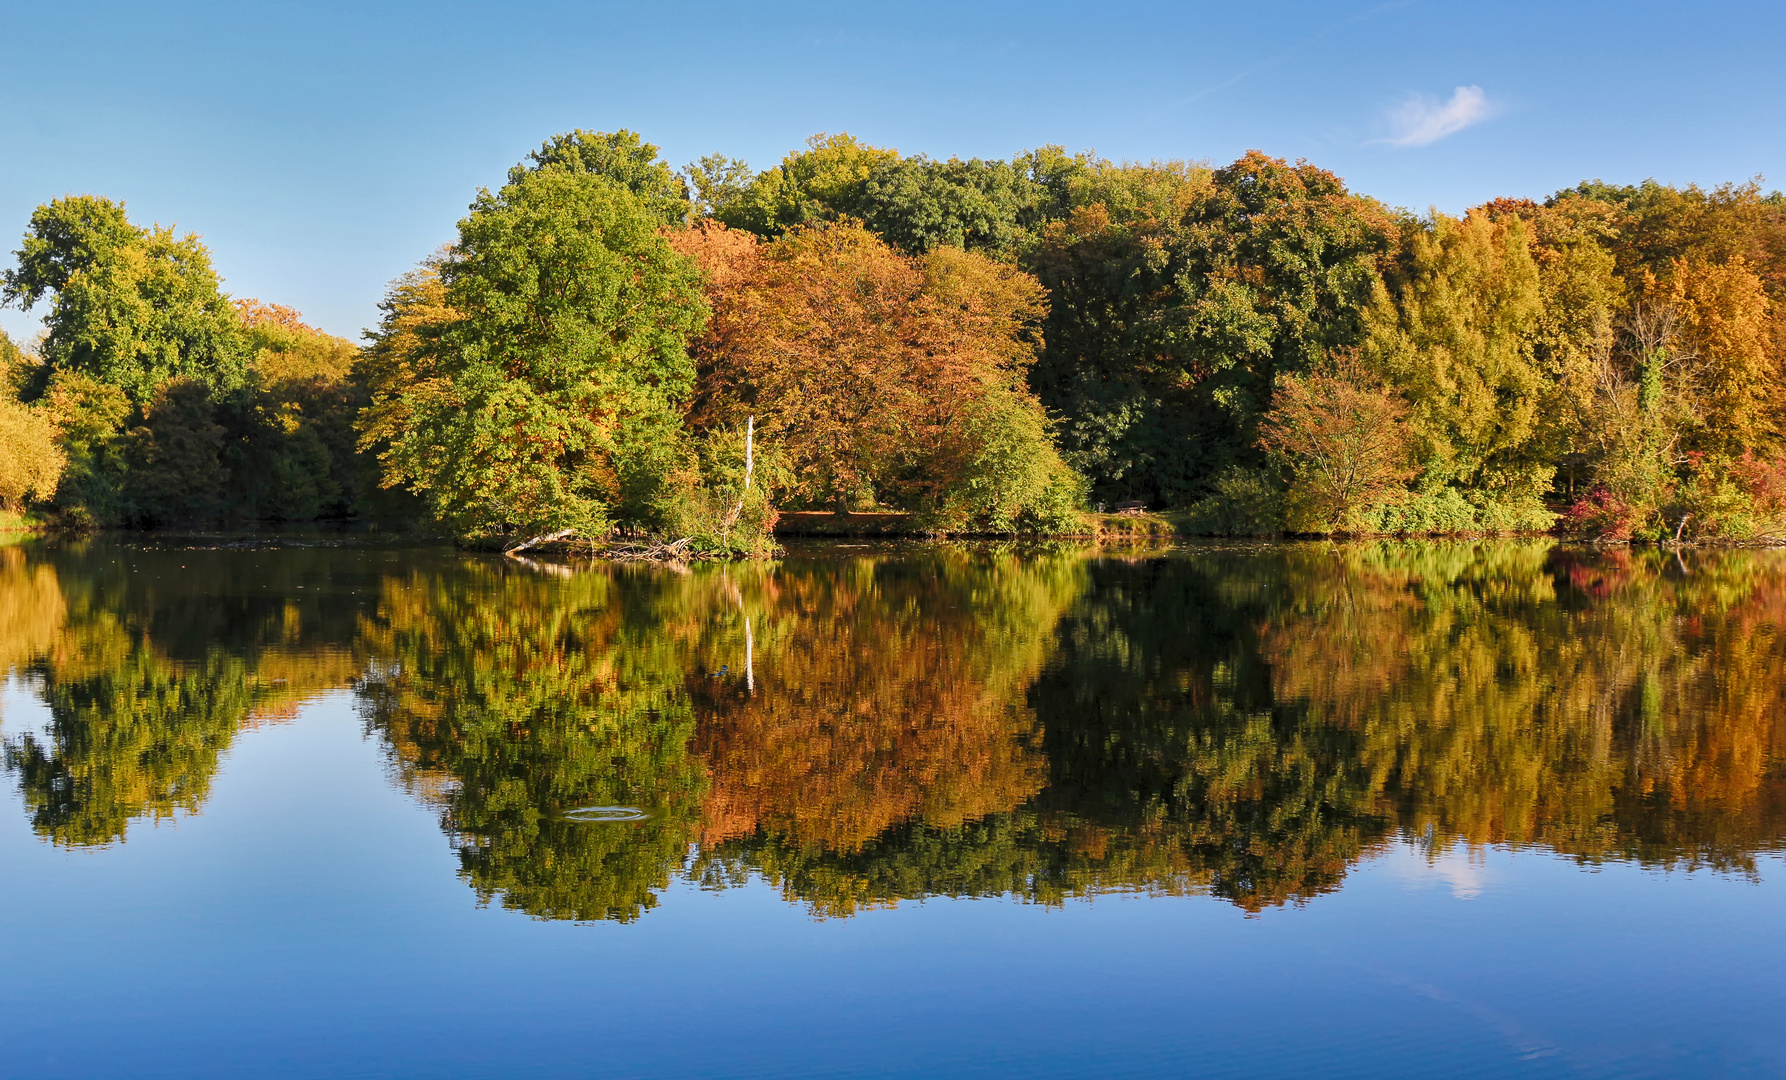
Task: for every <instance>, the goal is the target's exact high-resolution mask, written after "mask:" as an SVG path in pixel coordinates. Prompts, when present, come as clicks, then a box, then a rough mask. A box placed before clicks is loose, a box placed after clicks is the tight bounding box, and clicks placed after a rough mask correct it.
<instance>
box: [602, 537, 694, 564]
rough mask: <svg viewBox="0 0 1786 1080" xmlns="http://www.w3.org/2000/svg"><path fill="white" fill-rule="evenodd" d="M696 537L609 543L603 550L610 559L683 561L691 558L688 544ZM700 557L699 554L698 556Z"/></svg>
mask: <svg viewBox="0 0 1786 1080" xmlns="http://www.w3.org/2000/svg"><path fill="white" fill-rule="evenodd" d="M694 540H695V538H694V537H692V536H685V537H683V538H682V539H680V540H671V541H668V542H665V541H661V540H640V541H630V542H622V543H618V544H609V545H608V550H607V551H605V552H603V554H605V555H606V556H607V557H608V558H610V559H617V560H621V561H637V562H681V561H683V560H684V559H687V558H689V555H690V553H689V550H688V546H689V545H690V544H692V543H694ZM696 557H698V554H697V556H696Z"/></svg>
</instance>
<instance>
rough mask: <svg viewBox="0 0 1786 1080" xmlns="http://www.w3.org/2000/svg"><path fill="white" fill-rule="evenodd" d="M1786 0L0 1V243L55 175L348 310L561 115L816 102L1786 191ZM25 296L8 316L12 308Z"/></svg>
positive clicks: (872, 124) (589, 123)
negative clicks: (1156, 0)
mask: <svg viewBox="0 0 1786 1080" xmlns="http://www.w3.org/2000/svg"><path fill="white" fill-rule="evenodd" d="M1783 31H1786V5H1783V4H1779V3H1747V2H1745V3H1726V4H1715V3H1702V4H1697V5H1685V4H1680V3H1673V4H1663V3H1653V2H1645V0H1625V2H1619V3H1612V2H1593V3H1587V2H1576V3H1571V2H1567V0H1553V2H1551V3H1536V2H1507V3H1452V2H1441V0H1412V2H1391V3H1382V4H1370V3H1355V4H1354V3H1320V2H1313V0H1304V2H1284V3H1275V4H1274V3H1263V2H1254V3H1251V4H1237V3H1233V2H1232V0H1226V2H1221V3H1204V2H1195V3H1178V4H1153V3H1119V2H1105V3H1100V4H1085V3H1053V2H1047V0H1032V2H1029V3H983V4H964V3H953V4H942V3H928V2H911V0H908V2H904V3H897V4H894V3H883V4H878V5H852V4H846V3H829V4H769V3H763V4H755V5H749V4H709V3H703V2H683V3H678V4H674V5H671V4H664V5H650V6H647V5H641V4H632V5H622V4H597V3H509V4H491V3H482V4H468V3H442V4H427V5H424V4H407V3H389V4H377V3H352V4H337V3H314V2H313V3H303V4H287V3H265V4H240V3H236V4H200V3H186V4H178V3H164V4H159V5H147V4H132V5H124V4H102V3H80V2H78V0H60V2H57V3H45V2H40V3H29V4H28V3H22V2H18V0H0V102H3V103H4V106H5V107H4V108H3V109H0V245H3V248H4V249H5V250H10V249H11V248H13V247H15V246H16V244H17V241H16V238H17V237H18V236H19V235H21V234H22V232H23V230H24V228H25V225H26V221H27V218H28V217H29V215H30V212H31V209H32V208H33V207H34V206H36V205H37V204H38V203H41V202H44V201H47V200H48V199H50V198H53V197H55V196H58V195H62V194H65V193H69V192H90V193H95V194H103V195H108V196H111V197H113V198H119V199H123V200H126V201H127V202H128V204H129V207H130V211H131V214H132V217H133V218H134V219H137V220H146V221H158V222H161V223H163V224H168V223H174V224H177V225H178V226H179V227H180V228H181V229H182V230H183V231H185V230H190V231H195V232H198V233H200V234H202V235H203V236H204V237H205V240H206V242H207V243H208V244H209V245H210V246H211V248H212V251H213V253H214V255H215V257H216V262H217V266H218V269H219V271H220V272H221V273H222V274H223V276H224V277H225V279H226V288H227V289H228V290H229V291H230V292H231V293H233V294H234V295H237V296H256V297H259V298H261V299H263V300H270V301H276V302H280V303H285V304H290V305H292V306H294V307H296V308H298V309H299V310H301V311H303V312H304V313H305V314H306V316H307V317H308V318H309V319H310V320H311V321H313V322H315V323H317V324H319V325H321V326H323V327H324V328H325V329H328V330H330V331H332V332H335V333H338V334H343V335H347V336H357V335H358V333H359V331H360V329H361V328H362V327H364V326H366V325H369V324H370V323H371V322H372V321H373V320H374V319H375V318H376V314H377V313H376V307H375V305H376V303H377V301H378V299H379V297H380V296H381V295H382V292H383V288H384V284H385V282H386V281H388V280H389V279H390V278H392V277H394V276H396V275H397V274H399V273H401V272H402V271H403V270H405V269H407V268H408V267H409V266H410V265H412V264H413V263H414V262H415V261H416V260H417V259H418V258H420V257H421V256H423V255H425V254H426V253H427V252H428V251H430V250H431V249H433V248H434V247H435V246H437V245H438V244H440V243H442V242H443V241H445V240H447V239H449V238H450V237H451V236H452V231H453V223H454V222H455V221H456V220H457V219H458V218H459V217H460V216H461V215H462V214H463V212H464V210H465V207H466V204H467V203H468V202H469V201H470V200H471V198H472V197H473V196H474V195H475V194H476V191H477V189H478V187H479V186H481V185H492V186H493V185H495V184H498V183H500V182H501V179H502V176H503V173H504V170H505V169H506V168H507V167H508V166H509V165H510V164H512V163H513V162H515V161H517V160H518V159H520V158H521V157H522V155H524V154H525V153H526V152H527V151H528V150H529V149H531V148H532V147H534V146H537V145H538V144H539V142H540V141H541V140H543V139H544V138H545V137H546V136H547V135H550V134H552V133H553V132H556V131H562V130H567V129H570V128H575V127H584V128H594V129H599V130H612V129H614V128H618V127H630V128H633V129H634V130H637V131H640V132H641V133H643V134H644V135H645V136H646V137H647V138H648V139H649V140H651V141H653V142H655V143H657V144H658V145H659V146H661V147H662V148H663V150H664V153H665V156H666V157H668V158H669V160H670V161H672V162H675V163H682V162H686V161H689V160H691V159H693V158H695V157H697V156H699V155H701V154H706V153H712V152H716V151H717V152H723V153H726V154H729V155H732V156H736V157H743V158H745V159H746V160H748V161H750V162H751V163H752V164H753V165H755V166H757V167H759V168H761V167H763V166H765V165H768V164H771V163H773V162H774V161H776V160H778V159H779V158H780V157H781V155H782V154H784V153H786V152H787V151H788V150H789V149H791V148H794V147H796V146H799V145H800V144H801V143H802V141H803V140H804V138H805V137H806V136H807V135H809V134H812V133H813V132H817V131H846V130H847V131H850V132H852V133H854V134H856V135H857V136H859V137H861V138H863V139H865V140H866V141H869V142H873V143H877V144H881V145H890V146H895V147H898V148H899V149H900V150H901V151H904V152H907V153H911V152H919V151H922V152H925V153H928V154H930V155H931V156H933V157H947V156H949V155H960V156H963V157H968V156H983V157H984V156H1006V155H1009V154H1011V153H1014V152H1016V151H1018V150H1021V149H1025V148H1028V147H1032V146H1036V145H1040V144H1044V143H1060V144H1063V145H1065V146H1066V147H1068V148H1069V149H1072V150H1080V149H1088V148H1089V149H1095V150H1096V151H1098V152H1099V153H1101V154H1103V155H1105V156H1107V157H1111V158H1116V159H1143V160H1145V159H1149V158H1193V159H1203V160H1208V161H1211V162H1213V163H1217V164H1220V163H1224V162H1226V161H1229V160H1232V159H1233V158H1235V157H1237V156H1239V155H1240V154H1241V153H1242V152H1244V151H1245V150H1247V149H1249V148H1254V147H1256V148H1259V149H1262V150H1265V151H1266V152H1268V153H1271V154H1275V155H1278V156H1282V157H1289V158H1296V157H1306V158H1308V159H1309V160H1311V161H1313V162H1314V163H1316V164H1318V165H1321V166H1324V167H1326V168H1330V169H1333V170H1334V171H1336V172H1338V173H1339V174H1340V175H1341V176H1343V177H1345V178H1346V180H1347V181H1348V182H1349V183H1350V184H1351V186H1352V187H1353V188H1354V189H1356V190H1359V191H1363V192H1366V193H1369V194H1372V195H1375V196H1377V197H1379V198H1382V199H1384V200H1386V201H1388V202H1390V203H1393V204H1396V205H1399V206H1407V207H1411V208H1414V209H1417V210H1424V209H1426V208H1427V207H1429V206H1437V207H1438V208H1439V209H1441V210H1447V211H1453V212H1455V211H1458V210H1461V209H1463V208H1464V207H1466V206H1468V205H1471V204H1473V203H1476V202H1480V201H1482V200H1484V199H1488V198H1492V197H1495V196H1498V195H1515V196H1519V195H1523V196H1535V197H1541V196H1543V195H1545V194H1548V193H1549V192H1551V191H1554V190H1555V189H1557V188H1559V187H1563V186H1567V185H1569V184H1573V183H1575V182H1576V181H1578V180H1581V179H1584V178H1591V177H1600V178H1604V179H1607V180H1614V181H1620V182H1634V181H1638V180H1642V179H1643V178H1645V177H1650V176H1653V177H1656V178H1658V179H1660V180H1664V181H1667V182H1671V183H1686V182H1697V183H1700V184H1702V185H1712V184H1716V183H1719V182H1722V181H1726V180H1742V179H1746V178H1748V177H1750V176H1753V175H1756V174H1765V175H1766V176H1768V178H1769V179H1770V181H1777V184H1776V183H1772V182H1770V184H1769V186H1770V187H1773V186H1782V187H1786V160H1783V159H1786V138H1783V136H1786V87H1783V86H1782V71H1786V65H1782V64H1781V63H1780V61H1779V59H1778V48H1779V42H1780V41H1781V40H1782V36H1783V34H1782V32H1783ZM33 324H34V319H32V318H31V317H30V316H29V315H26V314H23V313H21V312H18V311H16V310H10V309H9V310H7V311H4V312H0V325H4V326H5V327H6V328H7V329H8V330H9V331H11V332H13V333H14V334H15V335H18V334H20V333H28V332H29V331H30V330H31V328H32V326H33Z"/></svg>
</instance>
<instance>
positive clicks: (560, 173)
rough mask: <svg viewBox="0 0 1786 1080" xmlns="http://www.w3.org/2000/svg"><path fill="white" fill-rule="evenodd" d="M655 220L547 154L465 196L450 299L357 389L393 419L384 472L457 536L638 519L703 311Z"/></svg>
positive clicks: (446, 263)
mask: <svg viewBox="0 0 1786 1080" xmlns="http://www.w3.org/2000/svg"><path fill="white" fill-rule="evenodd" d="M661 220H662V219H661V217H660V216H659V215H657V214H656V213H654V212H653V210H652V208H651V207H650V206H649V205H647V204H646V203H645V202H644V201H643V200H641V199H640V198H639V197H638V196H636V195H634V194H633V193H632V192H631V191H629V190H627V189H626V188H624V187H622V186H620V185H619V184H617V183H615V182H614V181H613V180H610V179H608V178H606V177H604V176H600V175H597V174H594V173H590V172H587V171H575V170H572V169H568V168H563V167H558V166H552V165H548V166H545V167H542V168H540V169H539V170H537V171H523V172H521V173H520V174H518V175H517V177H516V179H515V180H514V181H512V182H511V183H509V184H508V185H507V186H505V187H504V188H503V189H502V190H501V191H500V192H498V193H496V194H491V193H489V192H485V193H483V194H482V195H480V196H479V198H478V200H477V202H476V203H475V204H474V205H473V208H472V213H471V215H470V216H469V217H467V218H465V219H464V220H463V221H461V222H460V223H459V241H458V243H457V244H456V245H455V246H454V248H453V250H452V252H451V254H450V255H448V256H447V257H446V258H445V259H444V260H443V261H442V264H441V268H440V276H441V280H442V282H443V283H444V286H445V296H444V301H445V304H446V306H448V307H450V308H451V309H452V311H453V312H454V314H453V316H452V317H451V318H450V319H448V320H446V321H442V322H440V323H438V324H435V325H431V326H429V327H428V328H427V330H426V335H425V337H423V338H422V339H421V340H420V341H419V342H418V343H417V345H416V347H415V350H414V354H415V357H416V359H415V360H414V362H413V364H412V367H411V368H410V369H409V370H411V371H412V372H413V377H411V378H406V379H403V380H401V381H399V382H397V383H395V384H394V385H391V386H388V387H386V388H384V389H382V390H380V391H378V394H377V396H375V399H374V408H375V409H384V410H385V411H386V412H389V411H390V410H391V409H392V408H393V407H394V408H395V409H396V410H397V411H398V412H400V413H401V415H402V416H403V417H404V418H405V423H404V427H403V429H402V431H401V432H393V433H392V435H391V441H390V444H389V447H388V448H387V449H386V450H385V451H384V453H383V455H382V458H383V462H384V465H385V483H386V484H387V485H395V484H405V485H408V486H409V487H410V488H412V489H413V490H414V491H416V492H417V493H418V494H420V495H421V496H422V497H423V498H424V499H425V500H426V501H427V503H428V505H429V508H430V510H431V511H432V513H433V514H434V515H435V516H436V517H437V518H438V519H439V520H440V521H442V522H444V523H447V524H448V525H449V526H450V527H452V528H454V529H456V530H457V531H459V532H461V533H463V534H467V535H509V534H516V533H520V534H527V535H543V534H550V533H575V534H578V535H582V536H597V535H601V534H603V533H605V532H606V531H607V530H608V529H609V527H610V526H611V524H612V523H613V522H615V521H617V520H618V521H621V522H631V523H636V524H649V523H651V521H652V520H653V518H654V516H655V515H656V514H657V513H658V505H657V501H656V500H658V499H659V498H660V497H661V496H662V494H663V492H664V490H665V478H666V476H667V475H668V473H669V472H670V470H671V469H672V468H674V467H675V465H676V462H677V460H678V459H677V456H676V455H677V454H678V453H679V452H680V450H679V431H680V413H679V409H680V405H681V402H682V401H683V400H684V399H685V398H686V396H687V394H688V393H689V391H690V389H691V388H692V383H693V378H694V367H693V364H692V362H691V361H690V360H689V357H688V352H687V342H688V339H689V337H690V336H692V335H693V334H695V333H697V332H698V331H699V330H700V329H701V327H702V326H703V324H704V323H705V321H706V317H707V308H706V306H705V304H704V303H703V301H702V296H701V289H700V275H699V273H698V271H697V270H696V269H695V268H694V266H693V265H692V264H691V263H690V262H688V261H687V260H686V259H684V258H682V257H681V256H679V255H677V254H675V253H674V252H673V251H671V250H670V247H669V245H668V244H667V243H666V242H665V241H664V240H663V239H662V238H661V237H660V236H659V235H658V228H659V225H660V223H661ZM423 357H425V360H424V359H422V358H423Z"/></svg>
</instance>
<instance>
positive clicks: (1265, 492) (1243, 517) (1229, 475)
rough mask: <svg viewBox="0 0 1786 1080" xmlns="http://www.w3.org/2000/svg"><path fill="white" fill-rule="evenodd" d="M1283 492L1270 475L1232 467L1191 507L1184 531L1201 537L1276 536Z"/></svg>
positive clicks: (1282, 510) (1281, 517)
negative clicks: (1212, 488) (1207, 494)
mask: <svg viewBox="0 0 1786 1080" xmlns="http://www.w3.org/2000/svg"><path fill="white" fill-rule="evenodd" d="M1286 513H1287V510H1286V506H1285V499H1284V491H1283V489H1282V487H1280V486H1279V484H1278V483H1277V481H1276V480H1275V479H1274V478H1273V477H1272V476H1271V474H1269V473H1266V472H1262V471H1260V470H1257V469H1244V468H1241V467H1239V466H1232V467H1230V468H1229V469H1227V470H1226V471H1224V472H1222V473H1220V474H1218V475H1217V476H1216V479H1215V490H1214V491H1213V492H1211V493H1210V495H1209V496H1208V497H1206V498H1204V499H1203V500H1201V501H1200V502H1198V503H1196V504H1195V505H1194V506H1192V507H1191V509H1190V515H1189V520H1188V521H1187V522H1186V524H1185V529H1186V531H1187V532H1191V533H1195V534H1198V535H1202V536H1275V535H1277V534H1278V533H1281V532H1283V531H1284V528H1285V525H1286Z"/></svg>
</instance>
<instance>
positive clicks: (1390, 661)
mask: <svg viewBox="0 0 1786 1080" xmlns="http://www.w3.org/2000/svg"><path fill="white" fill-rule="evenodd" d="M1547 549H1548V545H1543V544H1537V545H1529V546H1509V545H1504V544H1496V545H1485V546H1482V547H1475V546H1471V545H1456V546H1445V547H1435V546H1431V545H1421V546H1418V547H1404V546H1395V545H1385V546H1380V547H1360V548H1349V549H1341V550H1340V552H1339V553H1338V555H1337V557H1336V556H1335V555H1324V556H1323V557H1322V558H1321V560H1320V561H1319V562H1313V561H1307V560H1305V561H1303V562H1301V563H1300V564H1298V563H1297V562H1296V561H1295V560H1290V561H1289V562H1288V563H1287V564H1286V567H1285V570H1286V573H1285V578H1284V581H1283V586H1284V588H1283V593H1282V594H1283V596H1284V598H1285V600H1284V603H1283V606H1282V607H1280V608H1279V609H1277V610H1276V611H1274V612H1273V613H1271V614H1270V615H1269V616H1268V617H1266V618H1264V619H1262V620H1261V621H1260V625H1261V647H1262V651H1263V652H1264V654H1265V656H1266V657H1268V658H1269V660H1270V663H1271V671H1272V678H1273V689H1274V691H1275V693H1276V695H1277V696H1278V697H1280V698H1281V699H1284V700H1291V701H1296V702H1300V703H1303V704H1304V705H1305V706H1306V707H1307V709H1308V714H1309V720H1310V721H1311V722H1313V723H1317V724H1320V725H1323V726H1328V727H1333V728H1338V729H1343V730H1346V731H1348V732H1351V733H1353V734H1354V736H1355V737H1356V739H1357V741H1358V745H1359V754H1360V762H1361V765H1362V766H1363V768H1364V769H1365V770H1366V771H1368V773H1369V774H1370V776H1371V777H1372V785H1373V787H1374V788H1375V789H1376V790H1377V791H1378V792H1379V793H1380V798H1381V800H1382V803H1383V805H1384V807H1385V809H1386V810H1388V811H1390V812H1393V813H1394V814H1395V816H1396V817H1397V818H1398V819H1399V820H1400V821H1401V823H1402V825H1403V827H1404V828H1407V829H1410V830H1422V829H1424V828H1425V826H1426V824H1427V823H1429V822H1430V823H1432V824H1433V825H1434V826H1435V827H1436V829H1437V830H1438V831H1440V832H1442V833H1444V834H1448V835H1456V836H1459V837H1462V838H1464V839H1466V840H1468V841H1469V842H1472V843H1500V842H1509V843H1538V844H1543V845H1546V846H1549V847H1552V848H1554V849H1556V850H1558V851H1561V852H1564V853H1567V854H1572V855H1576V856H1578V857H1580V858H1583V859H1599V858H1604V857H1629V858H1638V859H1641V860H1643V861H1646V862H1651V863H1658V864H1662V865H1674V864H1676V863H1683V864H1685V865H1701V864H1706V865H1711V866H1715V867H1719V868H1723V869H1736V870H1751V869H1752V867H1753V861H1752V857H1753V853H1754V852H1755V851H1756V850H1758V849H1761V848H1767V847H1770V846H1773V845H1775V844H1777V843H1778V840H1779V838H1780V837H1781V836H1782V835H1786V785H1783V784H1782V782H1781V780H1780V778H1779V777H1778V775H1776V774H1775V773H1774V772H1770V770H1773V769H1777V768H1778V763H1779V762H1780V761H1781V760H1782V756H1783V755H1782V751H1783V750H1786V720H1783V719H1782V717H1783V716H1786V656H1782V654H1781V649H1780V643H1779V638H1778V632H1779V629H1780V628H1781V627H1782V626H1786V586H1783V585H1782V583H1781V581H1780V571H1781V570H1782V569H1786V566H1783V565H1782V561H1781V560H1780V559H1779V557H1778V556H1777V555H1775V554H1773V553H1762V552H1724V553H1699V554H1696V555H1695V556H1694V557H1693V559H1692V560H1691V562H1689V561H1688V560H1687V559H1685V558H1681V559H1677V558H1676V557H1675V556H1673V555H1671V554H1665V553H1661V552H1645V553H1636V554H1633V553H1627V552H1617V553H1612V554H1598V553H1596V554H1592V555H1588V554H1585V553H1569V552H1550V551H1548V550H1547ZM1313 643H1318V645H1315V644H1313Z"/></svg>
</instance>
